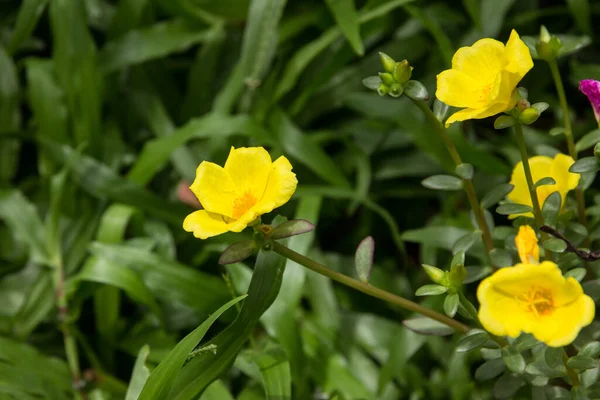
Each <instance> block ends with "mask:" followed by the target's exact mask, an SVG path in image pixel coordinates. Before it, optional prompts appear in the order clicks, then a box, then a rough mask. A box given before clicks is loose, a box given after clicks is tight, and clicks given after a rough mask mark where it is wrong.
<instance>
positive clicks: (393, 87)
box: [390, 82, 404, 97]
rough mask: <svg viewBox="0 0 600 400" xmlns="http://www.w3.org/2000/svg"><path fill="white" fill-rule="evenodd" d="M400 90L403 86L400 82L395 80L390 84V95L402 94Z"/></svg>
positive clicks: (402, 89) (397, 95)
mask: <svg viewBox="0 0 600 400" xmlns="http://www.w3.org/2000/svg"><path fill="white" fill-rule="evenodd" d="M402 92H404V88H403V87H402V85H401V84H399V83H397V82H396V83H393V84H391V85H390V96H392V97H400V96H402Z"/></svg>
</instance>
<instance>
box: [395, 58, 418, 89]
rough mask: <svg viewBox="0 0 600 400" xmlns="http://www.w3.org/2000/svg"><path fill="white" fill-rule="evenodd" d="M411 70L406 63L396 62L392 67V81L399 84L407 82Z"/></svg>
mask: <svg viewBox="0 0 600 400" xmlns="http://www.w3.org/2000/svg"><path fill="white" fill-rule="evenodd" d="M412 70H413V67H411V66H410V64H409V63H408V61H406V60H402V61H400V62H397V63H396V65H395V66H394V79H396V82H399V83H405V82H408V81H409V80H410V77H411V76H412Z"/></svg>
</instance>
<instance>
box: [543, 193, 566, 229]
mask: <svg viewBox="0 0 600 400" xmlns="http://www.w3.org/2000/svg"><path fill="white" fill-rule="evenodd" d="M561 204H562V198H561V196H560V193H558V192H553V193H551V194H550V195H549V196H548V197H547V198H546V201H544V204H543V205H542V217H543V218H544V222H545V223H546V224H547V225H550V226H554V225H556V221H557V219H558V214H559V213H560V210H561Z"/></svg>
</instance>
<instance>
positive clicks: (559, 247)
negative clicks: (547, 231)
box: [542, 238, 567, 253]
mask: <svg viewBox="0 0 600 400" xmlns="http://www.w3.org/2000/svg"><path fill="white" fill-rule="evenodd" d="M542 245H543V246H544V248H545V249H546V250H550V251H552V252H554V253H562V252H564V251H565V250H566V249H567V244H566V243H565V241H564V240H562V239H559V238H552V239H548V240H546V241H545V242H544V243H543V244H542Z"/></svg>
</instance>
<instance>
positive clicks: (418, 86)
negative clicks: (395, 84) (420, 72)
mask: <svg viewBox="0 0 600 400" xmlns="http://www.w3.org/2000/svg"><path fill="white" fill-rule="evenodd" d="M404 94H405V95H407V96H408V97H410V98H411V99H413V100H417V101H424V100H428V99H429V92H428V91H427V88H426V87H425V85H423V84H422V83H421V82H419V81H408V82H406V83H405V84H404Z"/></svg>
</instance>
